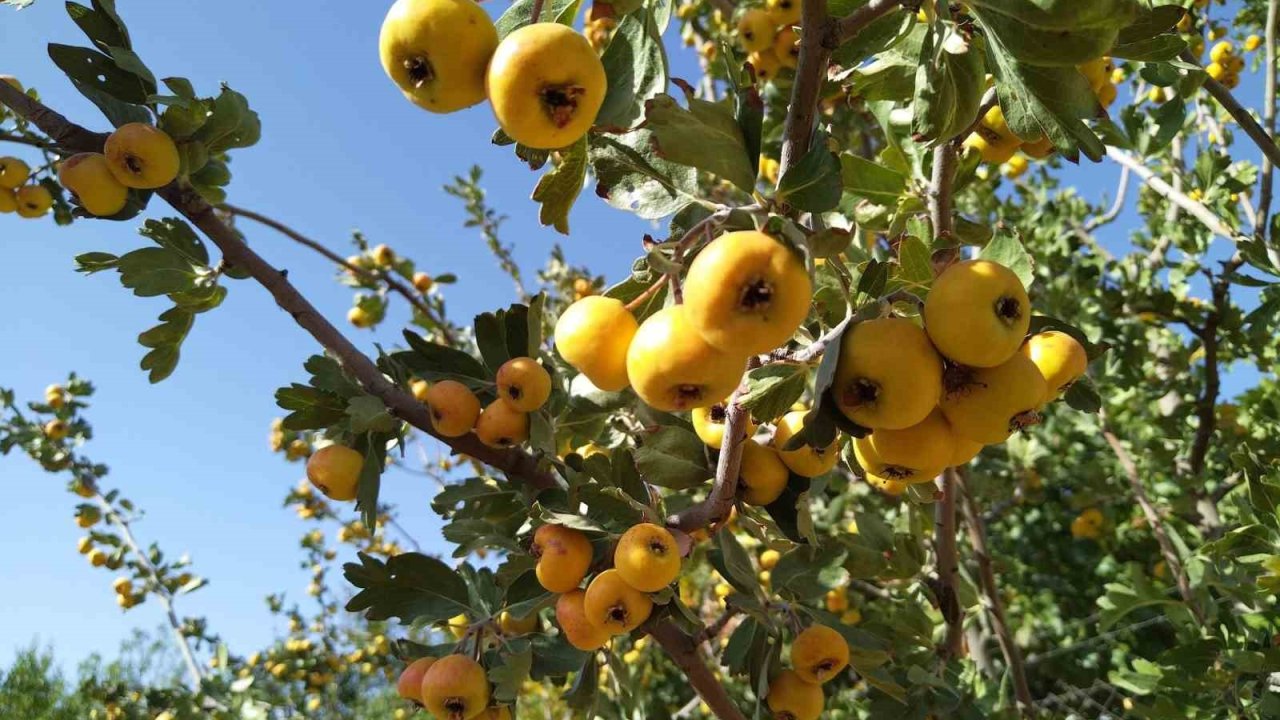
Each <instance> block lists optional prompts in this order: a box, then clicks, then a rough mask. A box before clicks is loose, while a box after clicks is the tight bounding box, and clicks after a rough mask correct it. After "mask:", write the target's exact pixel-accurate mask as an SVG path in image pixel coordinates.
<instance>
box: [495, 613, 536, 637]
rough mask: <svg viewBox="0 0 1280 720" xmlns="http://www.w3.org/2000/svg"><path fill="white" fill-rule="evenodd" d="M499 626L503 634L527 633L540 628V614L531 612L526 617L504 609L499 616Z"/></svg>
mask: <svg viewBox="0 0 1280 720" xmlns="http://www.w3.org/2000/svg"><path fill="white" fill-rule="evenodd" d="M498 627H499V628H500V629H501V630H502V634H503V635H527V634H529V633H531V632H533V631H534V630H536V629H537V628H538V614H537V613H529V614H528V615H526V616H525V617H516V616H514V615H512V614H511V613H509V612H507V611H506V610H503V611H502V614H501V615H499V616H498Z"/></svg>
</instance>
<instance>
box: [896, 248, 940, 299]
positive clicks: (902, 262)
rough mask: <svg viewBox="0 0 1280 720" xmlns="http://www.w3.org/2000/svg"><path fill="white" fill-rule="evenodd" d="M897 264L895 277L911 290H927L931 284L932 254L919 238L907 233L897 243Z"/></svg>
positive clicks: (918, 291)
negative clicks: (897, 270)
mask: <svg viewBox="0 0 1280 720" xmlns="http://www.w3.org/2000/svg"><path fill="white" fill-rule="evenodd" d="M898 266H899V272H898V275H897V278H896V279H897V280H899V281H900V282H903V283H905V284H906V285H907V286H908V288H909V289H911V290H912V291H913V292H917V293H920V292H927V291H928V290H929V286H930V285H932V284H933V254H932V253H930V252H929V248H928V246H926V245H925V244H924V241H923V240H921V239H920V238H918V237H916V236H914V235H908V236H906V237H904V238H903V239H902V240H901V241H900V242H899V243H898Z"/></svg>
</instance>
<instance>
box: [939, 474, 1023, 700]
mask: <svg viewBox="0 0 1280 720" xmlns="http://www.w3.org/2000/svg"><path fill="white" fill-rule="evenodd" d="M956 486H957V487H956V489H957V493H958V495H959V498H960V507H961V509H962V511H963V512H964V522H965V527H967V528H968V530H969V544H970V545H972V546H973V556H974V558H975V559H976V560H977V561H978V580H979V582H980V583H981V585H982V596H983V606H984V607H985V608H986V610H987V614H988V615H989V616H990V617H991V625H992V628H993V629H994V630H995V634H996V641H997V642H998V643H999V644H1000V652H1001V653H1002V654H1003V655H1004V662H1005V666H1006V667H1007V668H1008V669H1009V674H1010V675H1011V676H1012V677H1013V692H1014V697H1016V698H1017V701H1018V709H1019V710H1020V711H1021V712H1022V713H1023V714H1024V715H1025V714H1028V713H1030V712H1031V710H1032V703H1033V702H1034V698H1032V697H1031V688H1030V686H1028V685H1027V670H1026V667H1025V666H1024V665H1023V662H1022V649H1021V648H1019V647H1018V644H1017V643H1016V642H1014V639H1013V633H1012V632H1011V631H1010V630H1009V623H1008V621H1007V620H1006V619H1005V615H1004V603H1003V601H1002V600H1001V599H1000V588H999V586H998V585H997V584H996V574H995V571H994V570H993V569H992V567H991V552H990V550H988V549H987V527H986V525H985V524H984V523H983V522H982V514H981V513H980V512H978V504H977V503H976V502H974V500H973V496H972V495H970V494H969V487H968V485H967V484H966V482H965V476H964V473H963V472H958V473H957V474H956Z"/></svg>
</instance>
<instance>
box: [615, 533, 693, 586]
mask: <svg viewBox="0 0 1280 720" xmlns="http://www.w3.org/2000/svg"><path fill="white" fill-rule="evenodd" d="M613 566H614V568H615V569H617V571H618V575H620V576H621V577H622V579H623V580H624V581H626V583H627V584H628V585H630V586H631V587H633V588H635V589H636V590H639V591H641V592H647V593H653V592H658V591H659V590H661V589H662V588H664V587H666V586H668V585H670V584H671V583H672V582H673V581H675V579H676V577H678V576H679V575H680V548H679V546H677V545H676V539H675V538H674V537H672V535H671V533H670V532H669V531H668V530H667V529H666V528H664V527H659V526H658V525H654V524H653V523H640V524H639V525H632V526H631V527H630V528H628V529H627V531H626V532H625V533H623V534H622V537H621V538H618V546H617V548H616V549H614V551H613Z"/></svg>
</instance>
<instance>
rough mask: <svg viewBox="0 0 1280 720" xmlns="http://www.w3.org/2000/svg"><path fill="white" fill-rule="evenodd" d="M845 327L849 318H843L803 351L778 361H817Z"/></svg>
mask: <svg viewBox="0 0 1280 720" xmlns="http://www.w3.org/2000/svg"><path fill="white" fill-rule="evenodd" d="M847 327H849V318H845V319H844V321H843V322H841V323H840V324H839V325H836V326H835V327H833V328H831V329H830V330H828V331H827V334H826V335H823V336H822V337H820V338H818V339H817V340H814V341H813V342H812V343H809V346H808V347H806V348H805V349H803V350H798V351H796V352H795V353H794V354H791V355H787V356H784V357H782V358H780V359H781V360H784V361H786V362H794V363H810V362H813V361H814V360H817V359H818V356H819V355H822V354H823V353H824V352H826V350H827V346H828V345H830V344H831V343H832V342H834V341H835V339H836V338H838V337H840V333H842V332H844V330H845V328H847Z"/></svg>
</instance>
